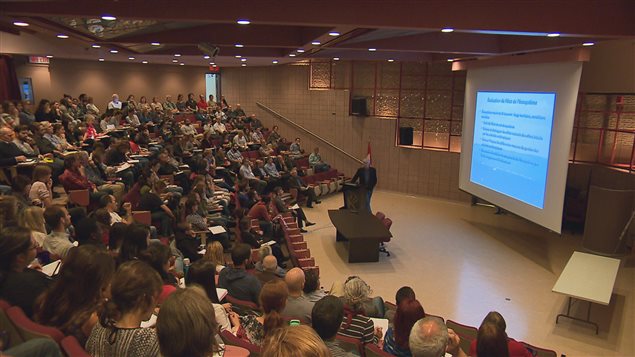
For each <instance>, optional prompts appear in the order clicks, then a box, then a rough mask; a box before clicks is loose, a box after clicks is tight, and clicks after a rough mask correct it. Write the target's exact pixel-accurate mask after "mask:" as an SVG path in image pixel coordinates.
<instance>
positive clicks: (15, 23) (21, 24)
mask: <svg viewBox="0 0 635 357" xmlns="http://www.w3.org/2000/svg"><path fill="white" fill-rule="evenodd" d="M13 24H14V25H16V26H20V27H27V26H29V23H28V22H22V21H14V22H13Z"/></svg>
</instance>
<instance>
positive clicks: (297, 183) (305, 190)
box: [289, 167, 322, 208]
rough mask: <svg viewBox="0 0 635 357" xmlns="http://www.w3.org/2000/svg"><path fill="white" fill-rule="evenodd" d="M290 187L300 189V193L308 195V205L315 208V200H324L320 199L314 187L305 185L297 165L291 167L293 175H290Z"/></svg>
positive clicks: (317, 201)
mask: <svg viewBox="0 0 635 357" xmlns="http://www.w3.org/2000/svg"><path fill="white" fill-rule="evenodd" d="M289 188H295V189H296V190H298V196H299V195H306V197H307V200H306V206H307V207H309V208H313V202H315V203H317V204H320V203H322V201H320V200H318V199H317V197H316V196H315V191H313V188H312V187H308V186H305V185H304V183H303V182H302V180H301V179H300V177H298V169H296V168H295V167H294V168H292V169H291V176H290V177H289Z"/></svg>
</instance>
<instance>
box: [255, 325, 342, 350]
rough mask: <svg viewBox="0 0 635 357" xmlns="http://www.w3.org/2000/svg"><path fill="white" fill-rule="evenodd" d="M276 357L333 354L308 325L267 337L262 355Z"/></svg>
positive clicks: (277, 332)
mask: <svg viewBox="0 0 635 357" xmlns="http://www.w3.org/2000/svg"><path fill="white" fill-rule="evenodd" d="M260 354H261V355H262V356H276V357H294V356H303V357H330V356H331V353H330V352H329V349H328V348H327V347H326V345H325V344H324V342H323V341H322V339H321V338H320V336H318V335H317V333H315V331H313V329H312V328H310V327H308V326H306V325H300V326H287V327H285V328H280V329H277V330H275V331H274V332H273V333H272V334H271V335H270V336H268V337H267V339H266V340H265V343H264V345H263V348H262V352H261V353H260Z"/></svg>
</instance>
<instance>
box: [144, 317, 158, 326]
mask: <svg viewBox="0 0 635 357" xmlns="http://www.w3.org/2000/svg"><path fill="white" fill-rule="evenodd" d="M156 324H157V315H155V314H152V316H150V318H149V319H148V321H141V327H144V328H148V327H154V325H156Z"/></svg>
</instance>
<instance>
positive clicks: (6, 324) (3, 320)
mask: <svg viewBox="0 0 635 357" xmlns="http://www.w3.org/2000/svg"><path fill="white" fill-rule="evenodd" d="M10 307H11V304H9V303H8V302H6V301H4V300H0V331H2V330H4V331H6V332H7V333H8V334H9V345H8V346H5V348H6V349H8V348H9V347H13V346H17V345H19V344H21V343H22V342H24V339H23V338H22V336H21V335H20V332H19V331H18V330H17V329H16V327H15V325H14V324H13V322H11V320H10V319H9V316H7V310H8V309H9V308H10Z"/></svg>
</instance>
